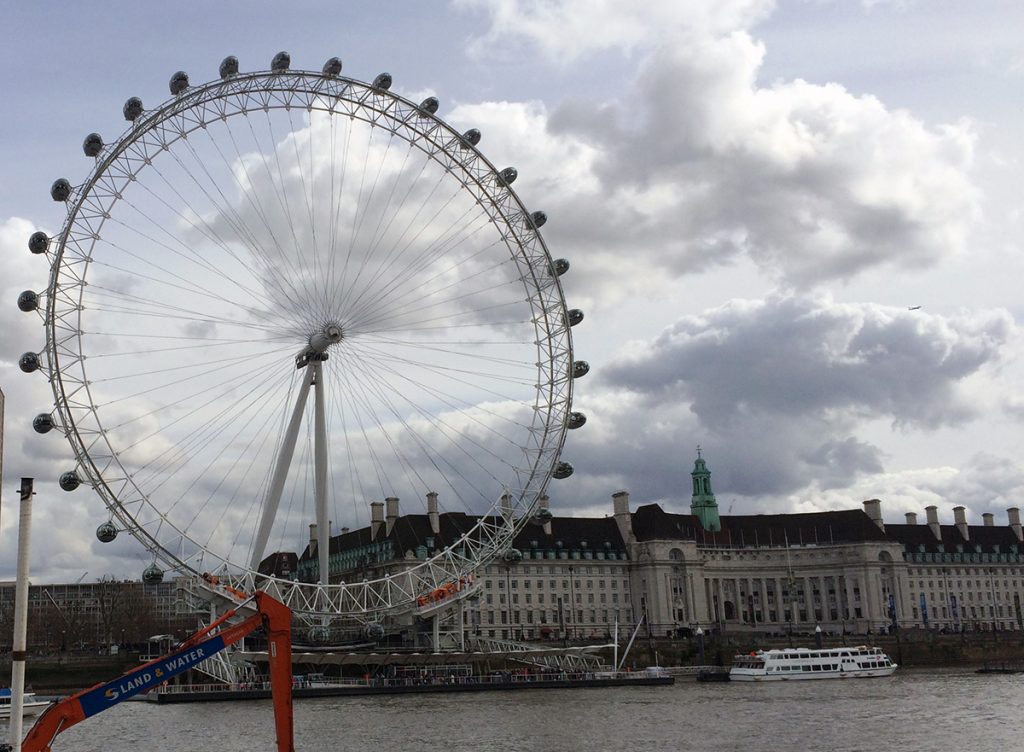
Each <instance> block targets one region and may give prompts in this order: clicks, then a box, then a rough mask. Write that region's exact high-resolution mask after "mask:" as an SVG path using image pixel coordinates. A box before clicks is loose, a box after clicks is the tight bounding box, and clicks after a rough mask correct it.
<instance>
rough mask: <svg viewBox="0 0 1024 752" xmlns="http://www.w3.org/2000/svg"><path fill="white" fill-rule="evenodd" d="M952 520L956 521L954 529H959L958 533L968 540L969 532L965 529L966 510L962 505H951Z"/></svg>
mask: <svg viewBox="0 0 1024 752" xmlns="http://www.w3.org/2000/svg"><path fill="white" fill-rule="evenodd" d="M953 521H954V522H955V523H956V529H957V530H959V531H960V535H962V536H963V537H964V540H970V539H971V533H970V531H969V530H968V529H967V510H966V509H964V508H963V507H953Z"/></svg>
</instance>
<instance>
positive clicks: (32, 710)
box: [0, 700, 50, 721]
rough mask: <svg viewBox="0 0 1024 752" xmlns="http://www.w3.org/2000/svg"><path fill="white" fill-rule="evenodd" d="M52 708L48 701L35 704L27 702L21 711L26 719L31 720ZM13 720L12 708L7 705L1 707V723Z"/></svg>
mask: <svg viewBox="0 0 1024 752" xmlns="http://www.w3.org/2000/svg"><path fill="white" fill-rule="evenodd" d="M48 707H50V702H49V701H48V700H39V701H34V702H26V703H25V705H24V706H23V707H22V709H21V715H22V717H24V718H31V717H33V716H37V715H39V714H41V713H42V712H43V711H44V710H46V709H47V708H48ZM10 718H11V706H10V705H6V706H2V707H0V721H7V720H10Z"/></svg>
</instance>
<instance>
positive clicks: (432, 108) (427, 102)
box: [420, 97, 441, 115]
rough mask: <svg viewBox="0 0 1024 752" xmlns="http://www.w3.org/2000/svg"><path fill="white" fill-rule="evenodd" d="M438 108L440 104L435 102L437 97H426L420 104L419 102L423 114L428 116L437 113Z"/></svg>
mask: <svg viewBox="0 0 1024 752" xmlns="http://www.w3.org/2000/svg"><path fill="white" fill-rule="evenodd" d="M440 106H441V103H440V102H438V101H437V97H427V98H426V99H424V100H423V101H422V102H420V109H421V110H423V112H426V113H429V114H430V115H433V114H434V113H435V112H437V108H438V107H440Z"/></svg>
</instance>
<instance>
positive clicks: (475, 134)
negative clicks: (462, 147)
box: [462, 128, 480, 146]
mask: <svg viewBox="0 0 1024 752" xmlns="http://www.w3.org/2000/svg"><path fill="white" fill-rule="evenodd" d="M462 140H463V141H465V142H466V143H467V144H469V145H470V146H476V145H477V144H479V143H480V131H479V130H477V129H476V128H470V129H469V130H468V131H466V132H465V133H463V134H462Z"/></svg>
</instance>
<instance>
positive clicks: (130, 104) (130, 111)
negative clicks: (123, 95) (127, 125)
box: [121, 97, 142, 121]
mask: <svg viewBox="0 0 1024 752" xmlns="http://www.w3.org/2000/svg"><path fill="white" fill-rule="evenodd" d="M121 112H122V113H123V114H124V119H125V120H132V121H134V120H135V119H136V118H138V117H139V115H141V114H142V100H141V99H139V98H138V97H129V98H128V101H127V102H125V103H124V107H122V108H121Z"/></svg>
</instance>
